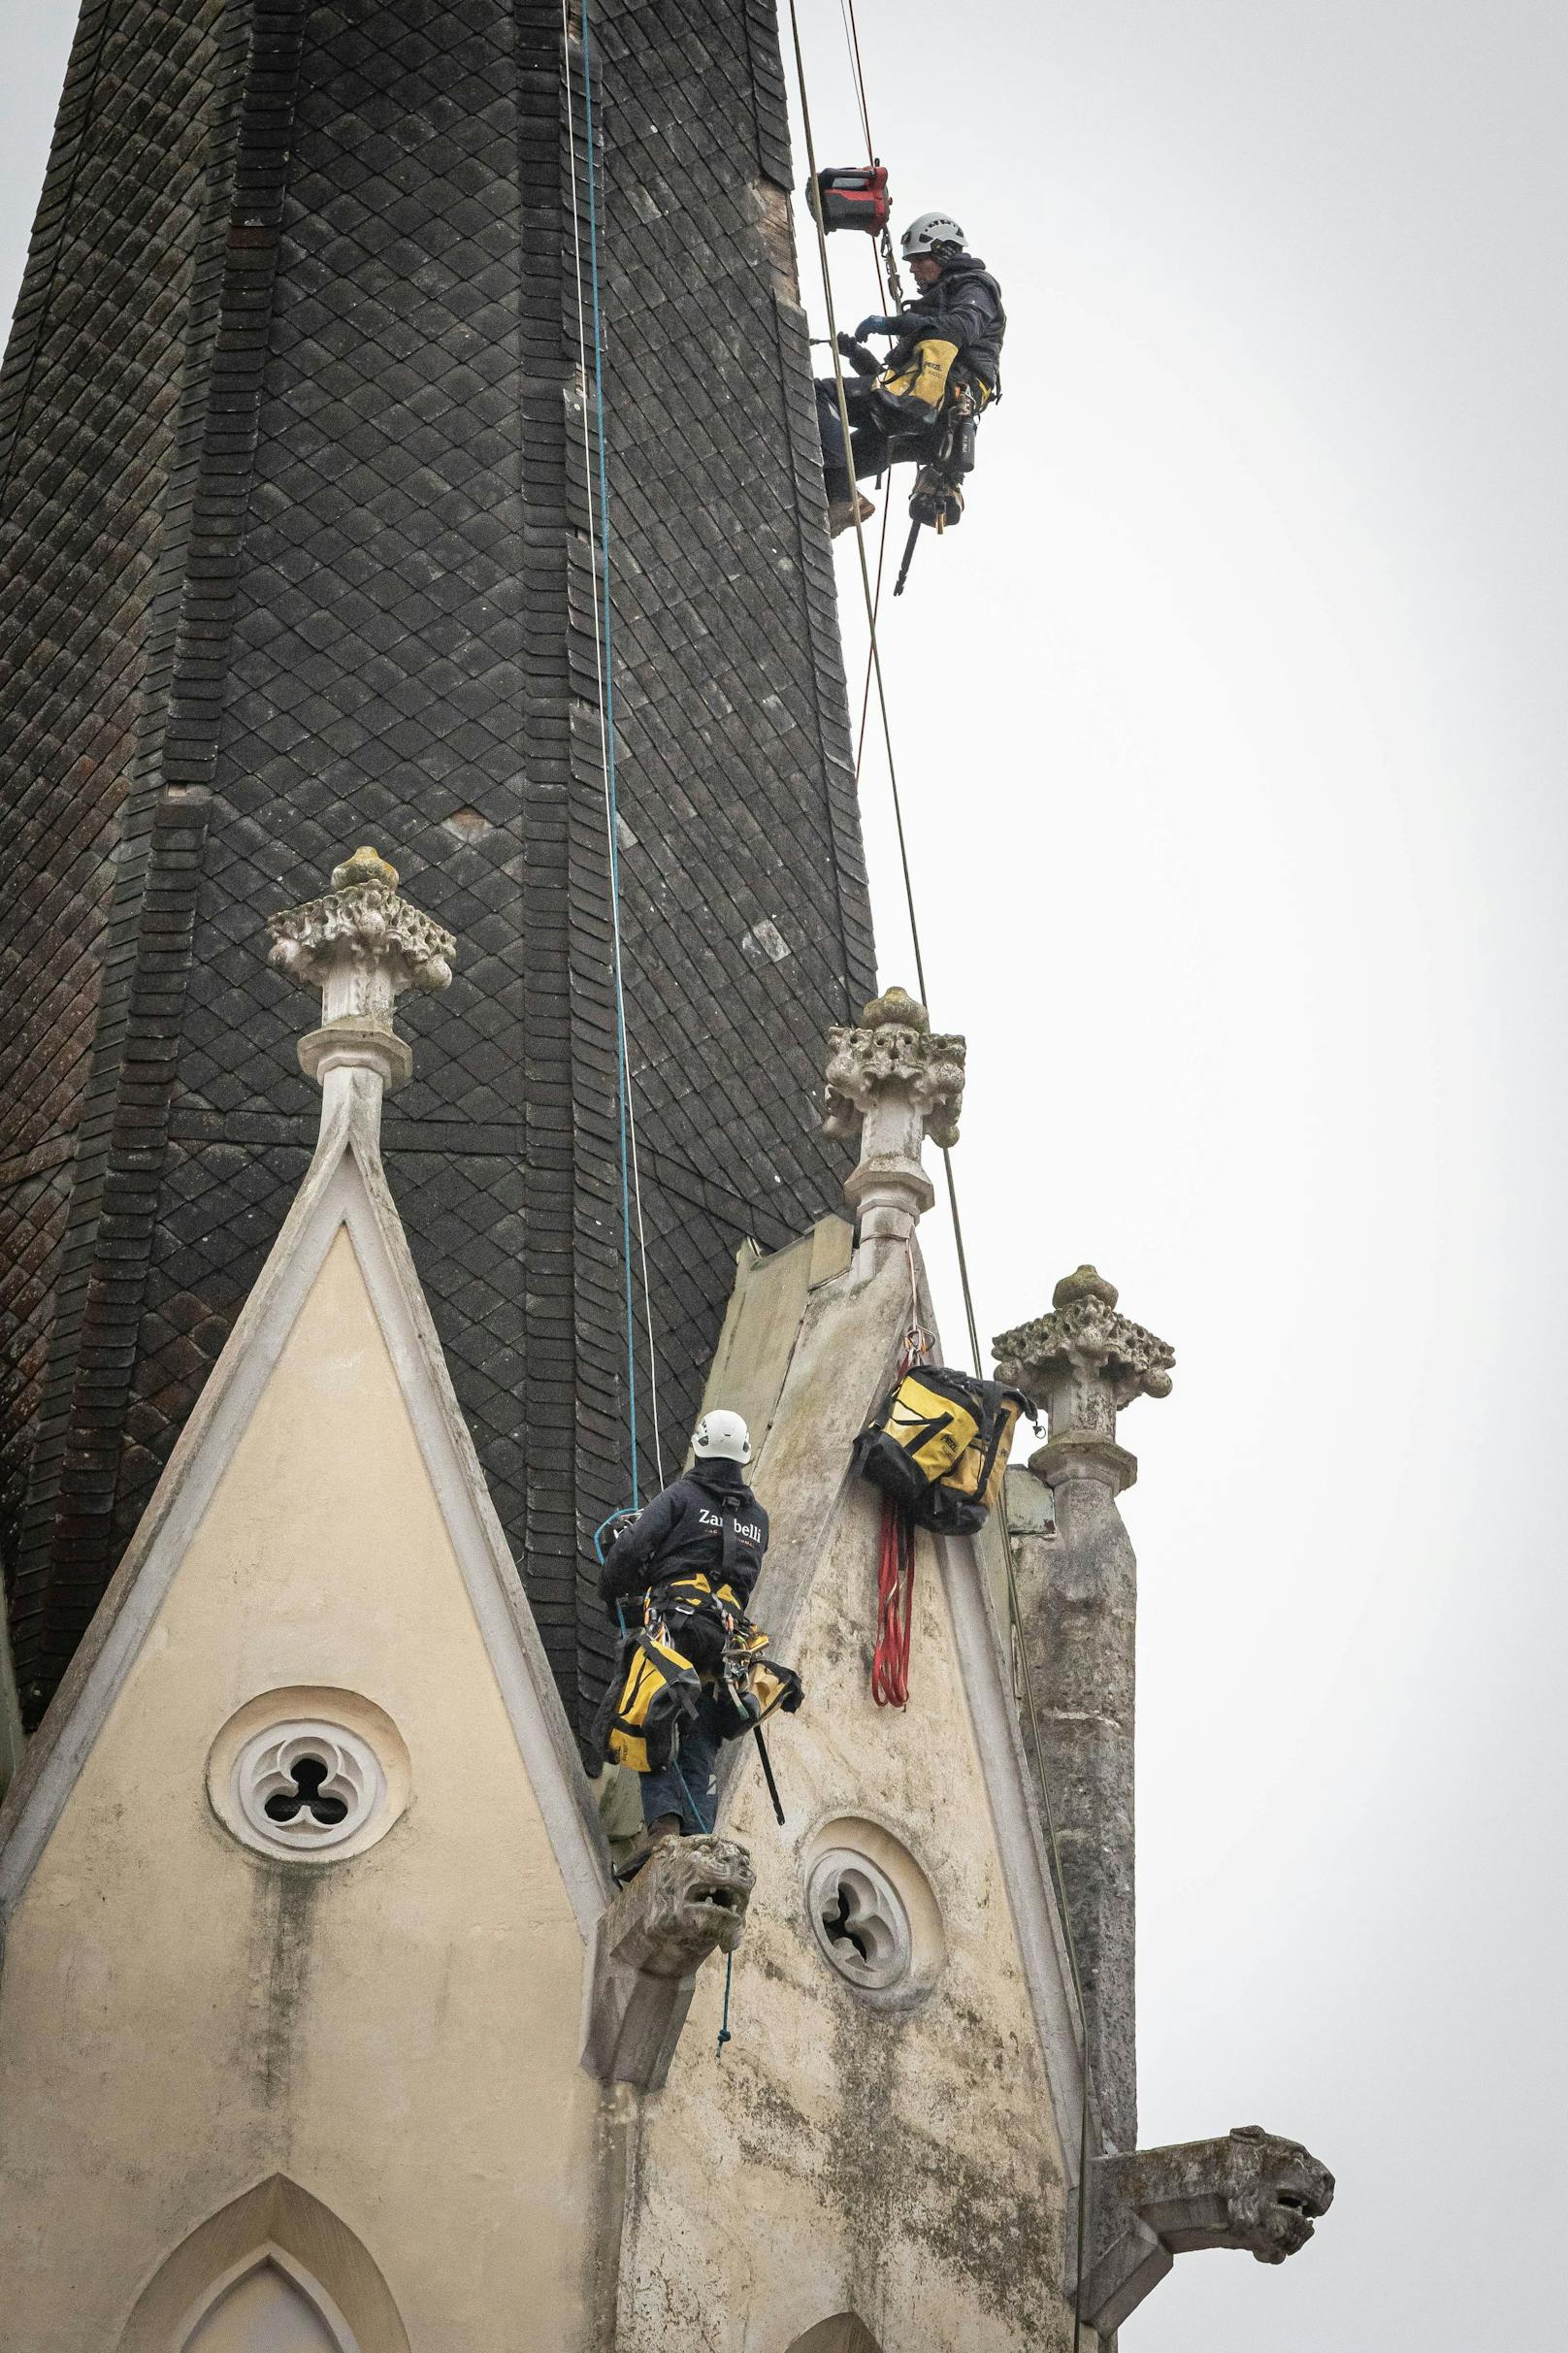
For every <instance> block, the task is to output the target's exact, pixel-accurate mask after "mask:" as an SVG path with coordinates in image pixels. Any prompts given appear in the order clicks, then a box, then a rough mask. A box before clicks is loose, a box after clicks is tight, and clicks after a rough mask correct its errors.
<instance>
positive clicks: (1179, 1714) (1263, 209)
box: [0, 0, 1568, 2353]
mask: <svg viewBox="0 0 1568 2353" xmlns="http://www.w3.org/2000/svg"><path fill="white" fill-rule="evenodd" d="M802 5H803V8H804V24H805V30H806V38H807V46H808V66H809V71H810V75H811V83H812V95H813V106H814V110H815V113H816V114H817V117H818V120H817V129H818V144H819V148H820V151H821V158H822V160H824V161H828V160H837V161H854V160H856V159H857V158H858V155H859V154H860V152H862V151H863V150H862V148H861V146H860V142H859V139H858V136H857V133H856V128H855V115H854V112H853V105H852V98H851V84H850V81H849V75H848V69H847V64H846V60H845V50H844V43H843V36H842V29H841V26H840V22H839V16H838V8H837V0H802ZM71 13H72V12H71V11H70V10H69V9H66V8H63V7H62V8H56V7H53V6H50V7H49V8H43V7H40V6H38V5H37V4H36V0H31V4H30V5H18V0H4V5H3V20H4V27H5V36H6V53H7V56H8V60H9V62H10V67H11V70H10V72H9V73H8V76H7V77H6V81H5V84H4V87H3V89H0V122H3V127H4V132H5V136H4V140H3V142H0V204H3V207H4V217H3V221H0V240H3V244H0V267H3V270H4V273H5V276H4V283H3V285H0V297H3V300H4V302H5V303H9V299H10V295H11V292H12V289H13V288H14V286H15V283H16V278H17V276H18V275H19V271H20V265H21V257H22V252H23V249H24V245H25V239H26V234H27V228H28V224H29V221H30V218H31V212H32V208H33V205H34V202H35V201H36V195H37V189H38V184H39V181H40V180H41V177H42V172H43V165H44V157H45V153H46V149H47V143H48V134H49V119H50V116H51V114H52V111H53V105H54V101H55V97H56V94H57V90H58V85H59V80H60V76H61V73H62V71H63V63H64V54H65V48H66V44H67V40H68V37H69V29H70V17H71ZM861 30H862V36H863V41H864V45H865V52H866V69H867V75H868V79H869V84H870V105H871V116H872V128H873V132H874V135H875V137H876V140H877V142H878V145H879V147H880V150H881V152H882V154H883V156H884V158H885V159H886V160H887V161H888V162H889V163H890V164H891V166H892V167H893V176H894V189H895V196H896V202H897V206H898V212H899V213H900V215H901V216H907V215H908V214H909V213H912V212H916V211H919V210H924V209H926V208H928V207H940V208H942V209H945V210H951V211H953V212H956V213H957V214H958V216H959V218H960V219H961V220H962V221H963V222H964V226H965V227H966V228H967V230H968V231H969V235H970V241H971V244H972V245H973V246H974V247H975V249H976V250H978V251H979V252H981V253H982V254H984V255H985V257H986V258H987V260H988V261H989V262H990V263H991V264H992V266H993V267H994V268H995V269H996V271H997V273H998V275H999V276H1000V277H1001V278H1002V279H1003V282H1004V286H1005V290H1006V294H1007V300H1008V307H1009V311H1010V314H1011V322H1012V323H1011V328H1010V332H1009V338H1008V344H1007V364H1006V392H1005V399H1004V401H1003V404H1002V406H1001V408H1000V409H999V410H998V411H997V412H996V414H995V415H994V416H992V417H991V418H989V419H988V420H987V422H986V423H985V426H984V428H983V431H982V436H981V463H980V470H979V472H978V474H976V477H975V480H974V485H973V490H972V496H971V502H970V511H969V514H968V517H967V518H966V520H965V522H964V526H963V528H962V530H961V531H960V532H959V533H957V534H956V535H955V536H954V537H952V538H951V539H948V540H947V541H946V542H945V544H942V545H937V544H935V543H933V542H932V541H931V539H929V538H928V539H926V540H925V542H924V544H923V545H922V547H921V549H920V552H919V556H918V558H917V562H916V566H915V571H914V574H913V578H912V580H911V584H910V589H909V591H908V593H907V594H906V595H905V597H904V598H903V599H902V600H901V601H900V602H899V603H898V604H897V605H890V606H889V607H888V611H887V621H886V628H885V637H884V647H885V654H886V661H887V671H888V678H889V684H890V689H891V692H892V696H893V701H894V709H895V724H896V728H897V731H898V749H899V753H900V768H901V777H902V783H903V788H904V796H905V810H906V817H907V820H908V823H909V826H910V832H911V837H912V843H913V851H914V862H915V868H916V882H917V889H918V891H919V896H920V900H921V905H922V910H923V931H924V944H925V951H926V961H927V966H928V972H929V977H930V982H931V1010H932V1014H933V1017H934V1018H935V1020H936V1022H937V1025H938V1026H939V1027H944V1028H953V1029H963V1030H964V1031H965V1032H966V1033H967V1035H968V1038H969V1071H970V1080H969V1091H968V1097H967V1102H966V1105H965V1110H964V1139H963V1142H962V1144H961V1146H960V1149H959V1153H958V1155H957V1163H958V1168H959V1174H960V1181H961V1185H962V1190H963V1200H964V1213H965V1220H966V1226H967V1230H968V1240H969V1249H970V1254H971V1258H972V1260H973V1263H974V1271H975V1276H976V1283H977V1289H978V1294H979V1312H980V1320H981V1327H982V1330H983V1332H984V1333H985V1334H986V1335H987V1336H988V1337H989V1336H990V1335H991V1334H992V1333H993V1332H995V1331H997V1330H999V1329H1001V1328H1002V1327H1003V1326H1004V1325H1005V1324H1012V1323H1015V1322H1017V1321H1018V1320H1019V1319H1020V1318H1022V1317H1025V1316H1028V1315H1032V1314H1035V1313H1038V1312H1039V1311H1040V1310H1041V1309H1043V1308H1045V1307H1046V1306H1048V1305H1049V1301H1050V1292H1051V1289H1052V1286H1053V1284H1054V1282H1055V1280H1056V1279H1057V1277H1058V1276H1059V1275H1061V1274H1062V1273H1063V1272H1065V1271H1066V1270H1067V1269H1069V1268H1070V1267H1072V1266H1074V1265H1076V1264H1077V1263H1078V1262H1079V1261H1080V1260H1081V1259H1085V1258H1088V1259H1092V1260H1094V1263H1096V1264H1097V1265H1098V1266H1099V1268H1100V1269H1101V1271H1102V1272H1103V1273H1105V1274H1108V1275H1109V1276H1110V1277H1111V1278H1112V1279H1113V1280H1114V1281H1115V1282H1117V1283H1118V1284H1120V1286H1121V1287H1122V1304H1123V1306H1124V1308H1125V1309H1126V1310H1127V1313H1129V1314H1130V1315H1132V1316H1134V1317H1136V1318H1137V1319H1138V1320H1139V1321H1141V1322H1144V1323H1147V1324H1150V1325H1152V1326H1153V1328H1154V1329H1155V1330H1156V1331H1158V1332H1160V1334H1161V1335H1162V1336H1163V1337H1165V1338H1166V1339H1169V1340H1170V1341H1172V1342H1173V1343H1174V1345H1175V1347H1176V1349H1177V1352H1178V1366H1177V1378H1176V1388H1175V1391H1174V1393H1173V1395H1172V1396H1171V1397H1170V1398H1169V1399H1168V1400H1166V1401H1165V1402H1163V1403H1153V1402H1148V1401H1145V1402H1143V1403H1140V1404H1139V1405H1137V1406H1136V1407H1134V1408H1133V1409H1131V1410H1130V1411H1129V1412H1128V1414H1127V1417H1126V1419H1125V1422H1124V1424H1123V1436H1124V1438H1125V1439H1126V1441H1127V1443H1128V1444H1129V1445H1130V1446H1131V1447H1132V1448H1133V1449H1134V1450H1135V1451H1136V1453H1137V1454H1139V1456H1140V1458H1141V1462H1142V1476H1141V1479H1140V1483H1139V1485H1138V1486H1137V1487H1136V1488H1135V1489H1134V1490H1133V1491H1132V1493H1131V1494H1130V1495H1129V1496H1128V1497H1127V1500H1126V1504H1125V1510H1126V1515H1127V1520H1128V1522H1129V1524H1130V1526H1131V1528H1132V1531H1133V1535H1134V1539H1135V1541H1136V1543H1137V1546H1138V1550H1139V1552H1140V1555H1141V1567H1142V1588H1143V1590H1142V1627H1141V1638H1140V1677H1141V1685H1140V1710H1141V1713H1140V1727H1139V1774H1140V1790H1139V1840H1140V1852H1139V1871H1140V1890H1139V1898H1140V1936H1141V1951H1140V2003H1141V2050H1142V2138H1143V2140H1144V2141H1145V2142H1153V2141H1174V2140H1184V2139H1192V2138H1196V2137H1198V2136H1202V2135H1207V2134H1210V2133H1217V2132H1224V2131H1225V2129H1226V2128H1227V2127H1229V2126H1231V2125H1234V2124H1243V2123H1260V2124H1263V2125H1266V2126H1267V2127H1269V2128H1270V2129H1271V2130H1274V2131H1278V2132H1283V2133H1287V2134H1290V2135H1293V2136H1295V2137H1298V2138H1300V2139H1303V2140H1305V2141H1307V2142H1308V2143H1309V2144H1310V2145H1311V2146H1312V2148H1313V2149H1314V2150H1315V2151H1316V2152H1317V2153H1318V2154H1319V2155H1320V2156H1321V2157H1323V2159H1324V2160H1325V2161H1326V2162H1327V2163H1328V2164H1329V2165H1330V2166H1331V2167H1332V2168H1333V2169H1334V2170H1335V2171H1336V2173H1338V2176H1339V2183H1340V2191H1339V2201H1338V2204H1337V2205H1336V2206H1335V2208H1334V2210H1333V2212H1332V2214H1331V2215H1330V2216H1329V2217H1328V2219H1327V2221H1326V2222H1325V2223H1324V2224H1323V2226H1322V2227H1321V2229H1320V2232H1319V2235H1318V2237H1317V2239H1315V2241H1314V2242H1313V2244H1312V2245H1311V2246H1310V2247H1309V2248H1308V2249H1307V2250H1306V2251H1305V2252H1304V2253H1303V2254H1302V2255H1301V2256H1300V2257H1299V2258H1297V2259H1296V2260H1295V2261H1293V2262H1292V2263H1291V2264H1290V2265H1289V2267H1287V2269H1285V2270H1284V2271H1278V2272H1276V2271H1266V2270H1264V2269H1263V2268H1261V2267H1259V2266H1257V2265H1254V2264H1252V2263H1250V2262H1248V2261H1246V2260H1245V2259H1244V2258H1237V2257H1233V2256H1218V2255H1211V2256H1206V2257H1197V2256H1194V2257H1191V2258H1184V2259H1183V2260H1182V2262H1181V2263H1179V2264H1178V2266H1177V2269H1176V2271H1175V2272H1174V2274H1173V2275H1172V2277H1171V2278H1170V2279H1169V2280H1167V2281H1166V2282H1165V2283H1164V2284H1163V2285H1162V2286H1161V2287H1160V2290H1159V2291H1158V2293H1157V2294H1156V2295H1155V2297H1154V2298H1153V2300H1152V2301H1151V2302H1150V2303H1149V2304H1147V2305H1145V2306H1144V2308H1143V2310H1142V2311H1141V2312H1140V2313H1139V2314H1138V2315H1137V2316H1136V2317H1135V2318H1134V2320H1133V2321H1131V2322H1130V2323H1129V2324H1128V2325H1127V2329H1126V2331H1125V2332H1124V2337H1123V2341H1124V2345H1125V2346H1126V2348H1127V2353H1261V2349H1262V2348H1264V2347H1267V2348H1268V2349H1269V2353H1389V2349H1390V2348H1398V2353H1449V2348H1454V2353H1457V2349H1458V2348H1461V2347H1462V2348H1464V2353H1475V2348H1476V2347H1477V2346H1485V2345H1488V2344H1491V2343H1494V2342H1501V2341H1505V2340H1506V2342H1507V2343H1508V2345H1509V2347H1510V2348H1511V2353H1535V2349H1536V2348H1542V2349H1543V2353H1545V2349H1546V2348H1553V2349H1554V2348H1555V2347H1556V2346H1558V2345H1559V2344H1560V2343H1561V2341H1562V2335H1563V2322H1562V2304H1563V2291H1562V2285H1561V2278H1560V2273H1561V2263H1560V2258H1558V2257H1554V2256H1553V2252H1552V2250H1553V2248H1560V2244H1561V2239H1562V2231H1563V2221H1562V2178H1561V2177H1562V2173H1563V2159H1562V2152H1561V2144H1560V2139H1559V2134H1560V2124H1559V2118H1560V2113H1561V2109H1562V2105H1563V2093H1564V2088H1565V2084H1564V2078H1565V2074H1568V2069H1565V2065H1564V2060H1565V2049H1568V2028H1565V2025H1564V2001H1563V1987H1562V1980H1563V1974H1564V1973H1563V1967H1562V1960H1561V1953H1560V1943H1561V1935H1562V1927H1563V1903H1562V1898H1561V1895H1560V1893H1559V1888H1558V1884H1557V1881H1558V1875H1559V1873H1560V1870H1561V1853H1562V1829H1561V1824H1562V1818H1563V1799H1564V1785H1563V1784H1564V1775H1563V1767H1562V1736H1561V1730H1560V1722H1561V1709H1560V1705H1559V1702H1558V1696H1557V1695H1558V1689H1559V1686H1560V1684H1561V1682H1562V1679H1563V1676H1564V1673H1565V1672H1568V1625H1565V1617H1568V1612H1565V1608H1564V1600H1563V1567H1562V1555H1563V1544H1562V1540H1561V1536H1560V1534H1559V1530H1558V1524H1557V1522H1558V1514H1557V1511H1556V1509H1555V1504H1556V1497H1555V1495H1554V1492H1553V1489H1552V1477H1553V1473H1552V1461H1553V1460H1554V1459H1555V1458H1556V1457H1557V1455H1558V1454H1559V1453H1560V1439H1559V1435H1558V1427H1557V1420H1558V1415H1559V1413H1560V1410H1561V1408H1560V1403H1559V1393H1558V1392H1559V1389H1560V1386H1561V1383H1560V1376H1559V1371H1558V1358H1559V1356H1560V1354H1561V1340H1560V1332H1561V1318H1562V1309H1563V1301H1562V1269H1563V1256H1564V1244H1563V1238H1562V1228H1563V1224H1564V1215H1565V1213H1564V1211H1563V1210H1562V1208H1561V1207H1560V1205H1559V1201H1558V1197H1557V1196H1558V1193H1559V1191H1560V1180H1559V1166H1560V1162H1561V1158H1562V1129H1563V1102H1562V1093H1561V1085H1560V1079H1559V1062H1560V1054H1559V1044H1558V1039H1559V1032H1560V1029H1561V1026H1562V1012H1563V996H1564V963H1565V960H1564V954H1563V949H1562V945H1561V940H1562V931H1563V926H1562V920H1561V914H1560V901H1561V894H1562V868H1563V857H1562V851H1563V839H1562V836H1563V816H1562V801H1563V794H1562V776H1563V770H1564V759H1563V753H1564V748H1565V746H1564V734H1565V725H1564V695H1563V689H1562V685H1561V683H1560V677H1561V648H1562V644H1563V638H1564V620H1565V614H1564V609H1563V607H1564V590H1563V573H1562V553H1561V551H1562V547H1563V539H1564V533H1563V524H1564V505H1565V490H1564V464H1563V455H1562V451H1563V435H1564V418H1565V415H1568V381H1565V376H1568V368H1565V356H1568V355H1565V347H1564V346H1565V330H1564V322H1563V313H1562V297H1561V288H1562V285H1563V283H1564V278H1565V269H1568V249H1565V248H1568V231H1565V225H1564V224H1565V222H1568V144H1565V141H1564V138H1563V130H1562V125H1563V120H1564V114H1565V105H1568V16H1565V15H1564V12H1563V10H1562V8H1561V5H1560V0H1552V5H1548V4H1547V0H1540V4H1535V0H1490V5H1489V6H1486V7H1482V6H1481V5H1480V4H1479V0H1464V4H1462V5H1461V4H1459V0H1421V4H1420V5H1417V0H1354V4H1353V0H1290V5H1289V6H1285V5H1278V4H1276V5H1270V0H1058V4H1057V5H1047V6H1022V5H1019V4H1018V0H968V5H966V6H964V7H962V8H955V7H954V6H953V4H952V0H943V4H942V5H937V4H936V0H898V6H894V5H893V0H861ZM803 169H804V165H803V157H802V159H801V171H802V175H803ZM802 259H803V263H804V265H805V278H806V282H807V285H808V286H809V285H810V284H811V281H812V277H813V272H814V263H813V260H812V255H811V252H810V250H809V249H807V250H805V251H804V252H803V254H802ZM834 263H835V271H836V274H837V278H838V281H839V284H840V286H841V288H842V302H841V309H842V313H843V315H844V316H845V317H846V318H847V319H848V320H850V321H851V322H852V321H853V320H854V319H855V318H856V317H857V316H859V314H860V313H861V312H862V311H863V310H869V309H871V308H873V307H874V285H873V283H872V280H871V278H870V265H869V256H868V251H867V249H866V247H865V246H864V245H860V244H859V243H857V242H856V241H853V240H850V239H848V238H840V239H837V240H835V241H834ZM819 308H820V304H819ZM610 326H611V331H613V320H612V321H611V322H610ZM897 511H898V513H899V514H901V506H900V507H899V508H898V510H897ZM897 529H898V526H897V525H896V530H897ZM898 536H899V537H901V532H899V533H898ZM851 550H852V542H844V543H843V545H842V548H841V552H840V587H841V592H842V596H843V602H844V610H845V615H846V624H847V634H848V637H849V642H850V647H851V664H852V669H853V668H854V665H855V662H856V660H857V656H856V654H855V650H854V649H855V648H856V646H857V645H858V644H860V643H861V642H862V641H863V640H862V637H861V635H860V633H859V632H858V630H857V626H856V622H855V609H856V603H857V600H858V596H859V588H858V581H857V575H856V573H855V571H854V557H853V553H852V552H851ZM865 797H866V822H867V831H868V834H869V838H870V844H871V849H872V853H873V859H874V862H875V879H876V886H877V896H878V916H879V931H880V938H881V946H882V959H883V965H882V970H883V979H884V982H886V981H892V980H900V981H905V982H907V983H908V984H909V985H911V986H912V985H913V969H912V964H911V961H910V958H909V954H908V950H907V942H906V934H905V931H904V929H903V926H902V922H901V918H900V911H899V910H900V901H899V896H898V883H897V873H896V869H895V867H894V866H893V864H892V862H891V856H890V840H889V833H888V825H887V793H886V780H885V769H884V767H883V765H882V762H881V760H880V756H879V754H877V753H875V752H873V753H872V755H871V756H870V757H869V759H868V763H867V772H866V794H865ZM931 1247H932V1256H933V1258H936V1260H937V1262H938V1264H939V1266H940V1265H941V1264H942V1263H943V1253H942V1249H941V1246H940V1242H939V1239H938V1238H937V1237H935V1236H933V1237H932V1245H931ZM944 1321H945V1324H946V1330H947V1336H948V1346H949V1350H950V1352H951V1353H953V1354H955V1355H957V1354H960V1353H961V1349H962V1331H963V1324H962V1318H961V1315H960V1312H959V1309H958V1306H957V1303H956V1300H955V1298H954V1297H953V1294H952V1291H951V1288H949V1291H948V1297H947V1303H946V1306H945V1310H944Z"/></svg>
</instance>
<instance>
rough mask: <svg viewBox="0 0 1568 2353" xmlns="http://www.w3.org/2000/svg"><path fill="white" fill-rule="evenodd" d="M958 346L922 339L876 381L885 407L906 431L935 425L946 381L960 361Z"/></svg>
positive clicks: (937, 338)
mask: <svg viewBox="0 0 1568 2353" xmlns="http://www.w3.org/2000/svg"><path fill="white" fill-rule="evenodd" d="M958 355H959V347H958V345H957V343H947V342H945V341H944V340H943V339H942V337H940V336H938V335H926V336H923V337H922V338H921V340H920V342H919V343H916V345H915V347H914V349H913V350H912V351H910V352H907V353H905V354H904V356H903V357H902V358H900V359H898V360H897V361H895V362H894V363H893V364H892V365H891V366H889V367H886V368H884V369H883V371H882V373H881V375H880V376H878V377H877V379H876V390H877V391H878V392H879V393H880V394H881V396H882V406H883V408H884V409H886V410H887V411H888V412H889V414H890V416H891V417H893V418H896V419H897V421H898V424H899V425H901V426H902V427H903V428H904V429H905V431H907V432H916V431H918V430H919V429H920V428H921V427H922V426H925V425H934V424H935V422H936V420H937V418H938V417H939V416H940V415H941V413H942V404H943V402H944V401H945V400H946V399H947V379H948V376H949V374H950V373H951V370H952V366H953V362H954V361H955V360H956V359H957V358H958Z"/></svg>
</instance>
